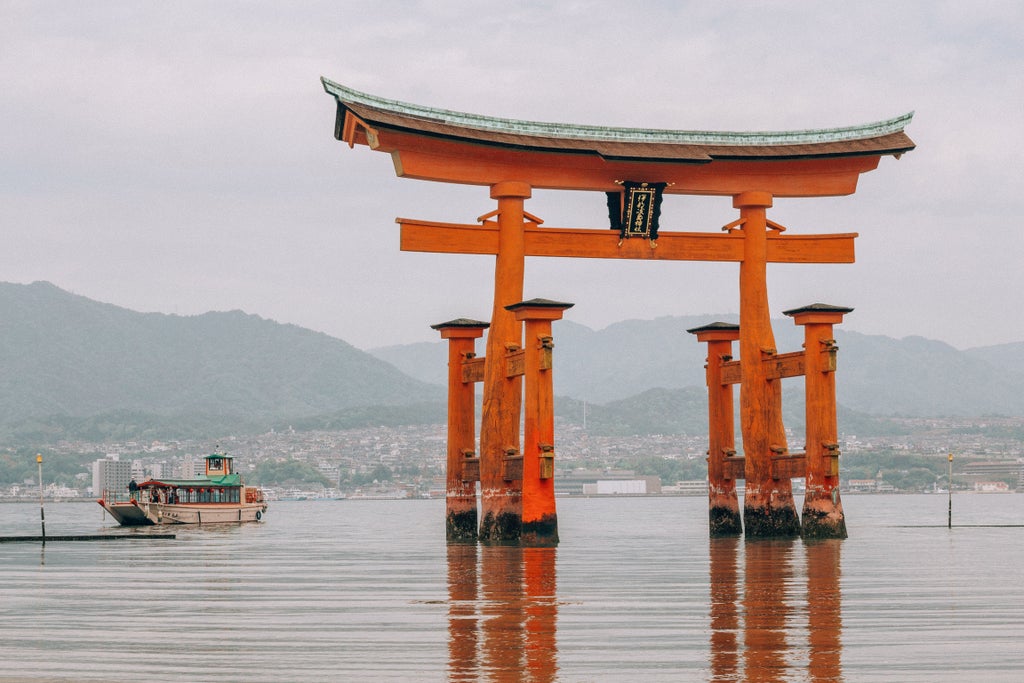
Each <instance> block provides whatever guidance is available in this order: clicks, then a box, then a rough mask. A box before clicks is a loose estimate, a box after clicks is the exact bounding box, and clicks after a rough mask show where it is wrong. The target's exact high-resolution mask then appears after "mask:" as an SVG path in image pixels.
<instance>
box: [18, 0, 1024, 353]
mask: <svg viewBox="0 0 1024 683" xmlns="http://www.w3.org/2000/svg"><path fill="white" fill-rule="evenodd" d="M1021 35H1024V3H1019V2H1014V1H1007V2H986V1H985V0H972V2H969V3H966V2H958V1H953V2H940V1H936V0H928V1H921V2H918V1H905V2H892V1H891V0H886V1H885V2H875V1H871V0H869V1H863V2H845V1H844V2H833V1H828V0H825V1H821V0H815V1H813V2H812V1H807V2H804V1H784V0H782V1H779V2H771V3H765V2H728V1H723V2H682V1H680V2H637V3H622V2H599V1H598V2H590V1H587V2H584V1H580V2H539V1H530V0H525V1H521V2H516V3H508V2H501V3H491V2H486V1H481V0H474V1H462V0H454V1H451V2H446V1H444V0H429V1H425V2H397V1H391V0H377V1H375V2H346V1H344V0H341V1H338V0H335V1H333V2H289V3H271V2H188V1H181V0H179V1H178V2H174V3H156V2H137V1H132V2H103V1H101V0H97V1H95V2H89V3H78V2H37V1H32V2H11V1H6V0H0V89H2V93H0V124H2V125H0V235H2V239H3V242H2V243H0V281H5V282H16V283H30V282H33V281H37V280H46V281H49V282H52V283H54V284H55V285H57V286H58V287H61V288H63V289H66V290H68V291H71V292H74V293H75V294H79V295H82V296H86V297H89V298H91V299H95V300H98V301H103V302H106V303H111V304H115V305H118V306H123V307H126V308H129V309H133V310H136V311H147V312H148V311H157V312H163V313H172V314H178V315H195V314H200V313H204V312H206V311H211V310H216V311H225V310H236V309H241V310H243V311H245V312H247V313H252V314H256V315H259V316H261V317H264V318H269V319H272V320H276V321H278V322H281V323H291V324H295V325H299V326H302V327H307V328H310V329H313V330H317V331H320V332H324V333H327V334H329V335H331V336H334V337H338V338H341V339H344V340H345V341H347V342H349V343H351V344H353V345H355V346H357V347H359V348H364V349H368V348H373V347H378V346H388V345H393V344H405V343H412V342H420V341H432V340H436V339H438V335H437V333H436V332H434V331H433V330H431V329H430V327H429V326H430V325H431V324H434V323H438V322H442V321H446V320H450V319H453V318H458V317H469V318H478V319H487V318H488V317H489V315H490V310H491V297H492V287H493V267H494V259H493V257H488V256H462V255H441V254H420V253H404V252H401V251H400V250H399V248H398V226H397V225H396V224H395V222H394V219H395V218H396V217H398V216H402V217H410V218H418V219H424V220H437V221H451V222H461V223H472V222H474V220H475V218H476V217H477V216H480V215H482V214H484V213H487V212H488V211H490V210H492V209H493V208H495V207H494V202H493V200H491V199H490V198H489V193H488V191H487V189H486V188H480V187H467V186H456V185H447V184H439V183H430V182H424V181H415V180H407V179H402V178H398V177H396V176H395V172H394V168H393V166H392V163H391V160H390V158H389V157H388V156H387V155H385V154H380V153H377V152H373V151H371V150H369V149H368V148H366V147H361V146H357V147H356V148H354V149H349V147H348V146H347V145H345V144H343V143H340V142H338V141H336V140H334V138H333V126H334V113H335V103H334V100H333V98H332V97H330V96H329V95H327V94H326V93H325V92H324V90H323V88H322V86H321V83H320V80H319V79H320V77H321V76H325V77H327V78H329V79H331V80H334V81H336V82H339V83H342V84H344V85H347V86H349V87H352V88H355V89H357V90H361V91H363V92H368V93H372V94H375V95H380V96H383V97H387V98H391V99H397V100H402V101H406V102H412V103H416V104H421V105H426V106H432V107H439V108H444V109H452V110H456V111H464V112H472V113H477V114H484V115H489V116H499V117H506V118H516V119H525V120H532V121H548V122H567V123H579V124H594V125H608V126H626V127H636V128H670V129H683V130H716V131H718V130H721V131H750V130H768V131H773V130H800V129H809V128H827V127H838V126H846V125H856V124H862V123H868V122H873V121H879V120H883V119H888V118H891V117H893V116H897V115H900V114H903V113H906V112H909V111H914V112H915V115H914V119H913V122H912V123H911V124H910V125H909V126H908V127H907V129H906V131H907V133H908V134H909V135H910V137H911V138H912V139H913V140H914V142H915V143H916V144H917V149H915V150H914V151H912V152H910V153H908V154H906V155H904V156H903V157H902V158H901V159H899V160H896V159H894V158H892V157H883V158H882V160H881V163H880V164H879V167H878V168H877V169H876V170H874V171H872V172H870V173H867V174H864V175H862V176H861V179H860V182H859V185H858V190H857V192H856V193H855V194H853V195H851V196H848V197H838V198H812V199H806V198H805V199H777V200H776V201H775V205H774V206H773V208H772V209H770V210H769V213H768V216H769V218H771V219H772V220H774V221H776V222H778V223H781V224H783V225H785V226H787V228H788V230H789V233H790V234H801V233H833V232H857V233H859V234H860V237H858V238H857V241H856V250H857V262H856V263H854V264H843V265H836V264H833V265H797V264H786V265H781V264H780V265H770V266H769V271H768V277H769V281H768V288H769V305H770V308H771V310H772V313H773V315H774V316H780V317H781V312H782V311H783V310H785V309H788V308H794V307H798V306H802V305H805V304H809V303H814V302H824V303H830V304H836V305H841V306H850V307H853V308H854V309H855V310H854V312H853V313H852V314H850V315H848V316H847V317H846V320H845V322H844V323H843V329H846V330H852V331H857V332H862V333H865V334H881V335H887V336H891V337H896V338H902V337H905V336H908V335H920V336H924V337H928V338H931V339H937V340H941V341H944V342H947V343H949V344H952V345H953V346H955V347H958V348H968V347H974V346H987V345H993V344H1001V343H1007V342H1016V341H1024V315H1021V311H1024V230H1022V226H1021V223H1020V221H1021V217H1022V216H1024V162H1022V160H1021V155H1020V150H1021V149H1024V40H1022V39H1021ZM526 210H527V211H529V212H530V213H533V214H535V215H538V216H540V217H541V218H543V219H544V221H545V225H549V226H561V227H595V228H602V227H605V226H606V225H607V213H606V209H605V199H604V196H603V195H601V194H599V193H598V194H595V193H583V192H570V193H566V192H553V191H547V192H545V191H535V192H534V196H533V198H531V199H530V200H528V201H527V204H526ZM737 215H738V214H737V212H736V210H735V209H733V208H732V203H731V200H730V199H729V198H728V197H683V196H679V197H677V196H673V197H670V198H668V199H667V200H666V202H665V205H664V207H663V212H662V220H661V228H662V230H685V231H702V230H707V231H711V232H718V230H719V228H720V227H721V226H722V225H725V224H726V223H729V222H730V221H732V220H734V219H735V218H736V217H737ZM738 272H739V271H738V265H737V264H727V263H689V262H674V263H669V262H630V261H608V260H596V259H595V260H589V259H541V258H534V259H528V263H527V270H526V281H525V286H524V292H525V297H526V298H533V297H544V298H549V299H556V300H560V301H567V302H573V303H574V304H575V307H574V308H573V309H571V310H570V311H568V312H567V314H566V316H565V319H567V320H572V321H573V322H576V323H579V324H582V325H586V326H588V327H591V328H594V329H600V328H603V327H605V326H607V325H609V324H612V323H615V322H617V321H620V320H626V319H652V318H656V317H660V316H666V315H705V314H706V315H708V316H709V320H708V321H709V322H711V321H712V320H714V319H718V317H720V316H722V315H726V314H734V313H736V312H737V311H738V310H739V302H738ZM555 333H556V335H557V329H556V331H555ZM665 343H666V344H672V343H692V340H689V339H684V340H666V341H665Z"/></svg>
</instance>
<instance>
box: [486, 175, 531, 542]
mask: <svg viewBox="0 0 1024 683" xmlns="http://www.w3.org/2000/svg"><path fill="white" fill-rule="evenodd" d="M530 195H531V189H530V186H529V185H527V184H526V183H519V182H500V183H496V184H494V185H493V186H492V187H491V198H492V199H497V200H498V210H497V217H498V250H497V255H496V257H495V264H494V308H493V311H492V313H491V328H490V332H489V333H488V335H487V354H486V356H487V363H486V365H485V366H484V399H483V407H482V409H481V416H480V506H481V521H480V540H481V541H484V542H488V543H505V542H509V541H518V540H519V536H520V534H521V533H522V474H521V472H517V471H516V467H515V465H516V464H517V459H518V458H520V457H521V456H520V453H519V416H520V412H521V410H522V379H521V377H520V376H512V377H510V376H509V374H508V372H507V370H506V363H505V362H504V359H505V358H506V356H507V355H508V354H509V353H510V352H514V351H518V350H519V349H520V348H522V345H523V324H522V323H521V322H520V321H518V320H516V316H515V313H513V312H512V311H509V310H507V309H506V306H510V305H512V304H514V303H518V302H520V301H522V300H523V275H524V269H525V266H526V264H525V261H526V259H525V246H524V241H523V240H524V236H523V229H524V222H523V221H524V217H525V214H524V208H523V203H524V200H525V199H527V198H528V197H530Z"/></svg>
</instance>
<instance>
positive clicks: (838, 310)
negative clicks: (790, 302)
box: [782, 304, 853, 325]
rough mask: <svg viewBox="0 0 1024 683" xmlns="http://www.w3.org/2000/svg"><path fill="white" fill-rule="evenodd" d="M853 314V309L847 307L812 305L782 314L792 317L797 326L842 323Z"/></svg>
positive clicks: (792, 309)
mask: <svg viewBox="0 0 1024 683" xmlns="http://www.w3.org/2000/svg"><path fill="white" fill-rule="evenodd" d="M852 312H853V309H852V308H848V307H846V306H832V305H831V304H810V305H808V306H801V307H800V308H791V309H789V310H788V311H783V312H782V313H783V315H788V316H790V317H792V318H793V321H794V322H795V323H796V324H797V325H803V324H806V323H841V322H843V316H844V315H846V314H847V313H852Z"/></svg>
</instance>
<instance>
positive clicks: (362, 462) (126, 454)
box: [0, 418, 1024, 500]
mask: <svg viewBox="0 0 1024 683" xmlns="http://www.w3.org/2000/svg"><path fill="white" fill-rule="evenodd" d="M895 423H898V426H899V427H900V429H898V430H894V431H899V432H900V433H898V434H894V435H891V436H873V437H870V438H867V437H858V436H857V435H854V434H843V435H841V437H840V438H841V452H842V460H841V462H842V465H841V489H842V491H843V492H844V493H930V492H938V491H945V490H946V487H947V486H948V474H947V466H948V460H947V459H948V456H949V455H953V456H954V461H953V490H954V491H957V492H960V491H963V492H982V493H1002V492H1006V493H1008V492H1013V491H1016V490H1024V438H1022V436H1021V435H1022V434H1024V419H1019V418H985V419H967V418H928V419H925V418H902V419H899V420H896V421H895ZM556 429H557V432H556V443H557V444H558V445H557V457H556V463H557V465H556V467H557V469H556V477H555V482H556V492H557V494H558V495H706V492H707V479H706V474H707V469H706V468H707V465H706V460H705V458H706V449H707V437H706V436H704V435H699V436H685V435H635V436H628V437H623V436H598V435H593V434H589V433H588V432H587V431H586V430H584V429H583V428H581V427H580V426H578V425H574V424H568V423H565V422H562V421H559V422H558V423H557V425H556ZM790 439H791V441H790V447H791V449H792V450H794V451H796V450H799V449H800V448H801V444H800V443H799V442H798V441H796V440H795V439H794V437H793V435H792V434H791V435H790ZM222 451H223V452H227V453H230V454H231V455H233V456H234V457H235V458H236V463H237V467H238V470H239V471H240V472H242V474H243V476H244V477H245V478H246V480H247V481H250V482H252V483H258V484H261V485H262V486H263V487H264V489H265V490H266V491H267V493H268V496H269V497H270V498H272V499H307V498H318V499H319V498H339V499H340V498H351V499H360V498H390V499H401V498H429V497H443V496H444V491H445V462H446V435H445V426H444V425H418V426H406V427H368V428H362V429H351V430H345V431H296V430H293V429H285V430H281V431H270V432H267V433H264V434H259V435H253V436H228V437H225V438H222V439H219V440H209V441H207V440H182V441H173V440H166V441H151V442H148V443H143V442H139V441H125V442H104V443H91V442H85V441H73V442H60V443H58V444H55V445H52V446H50V447H48V448H47V449H46V453H47V459H49V457H51V456H58V457H64V458H68V457H71V458H74V459H76V461H80V462H81V463H82V466H81V471H80V472H78V473H76V474H74V475H73V476H71V477H54V478H52V479H50V480H49V481H48V477H47V474H46V471H45V470H44V472H43V491H44V496H45V497H46V498H47V499H51V500H76V499H92V498H96V497H98V496H100V495H101V494H102V491H103V490H104V489H107V490H112V489H119V488H123V487H125V486H127V484H128V482H129V481H130V480H132V479H135V480H136V481H142V480H144V479H147V478H160V477H169V478H173V477H177V478H188V477H191V476H193V475H194V474H195V473H196V472H197V471H201V468H202V464H203V458H204V457H205V456H206V455H207V454H209V453H213V452H222ZM33 464H34V460H33ZM62 479H64V480H62ZM794 485H795V489H796V490H797V492H799V490H800V487H801V485H802V480H800V479H797V480H796V481H795V482H794ZM38 496H39V483H38V480H37V479H36V478H25V479H24V480H22V481H0V499H2V500H24V499H33V498H38Z"/></svg>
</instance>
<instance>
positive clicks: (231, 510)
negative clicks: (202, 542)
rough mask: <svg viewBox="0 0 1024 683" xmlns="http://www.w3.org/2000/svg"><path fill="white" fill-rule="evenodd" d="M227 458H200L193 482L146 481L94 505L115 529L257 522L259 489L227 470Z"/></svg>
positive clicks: (261, 508)
mask: <svg viewBox="0 0 1024 683" xmlns="http://www.w3.org/2000/svg"><path fill="white" fill-rule="evenodd" d="M232 460H233V458H232V457H231V456H228V455H225V454H223V453H214V454H212V455H208V456H206V476H205V477H202V478H198V479H149V480H147V481H144V482H142V483H141V484H135V480H134V479H133V480H132V484H130V485H129V487H128V496H127V500H125V499H124V494H121V493H120V492H116V491H104V495H103V498H100V499H99V500H98V501H97V502H98V503H99V504H100V505H101V506H102V507H103V509H104V510H106V511H107V512H109V513H110V515H111V516H112V517H113V518H114V519H115V520H116V521H117V522H118V523H119V524H121V526H144V525H152V524H215V523H225V522H235V523H237V522H258V521H260V520H262V519H263V515H265V514H266V512H267V501H266V499H265V498H264V497H263V490H262V489H260V488H259V487H254V486H246V485H245V484H243V483H242V475H240V474H237V473H235V472H234V471H233V469H232Z"/></svg>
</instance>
